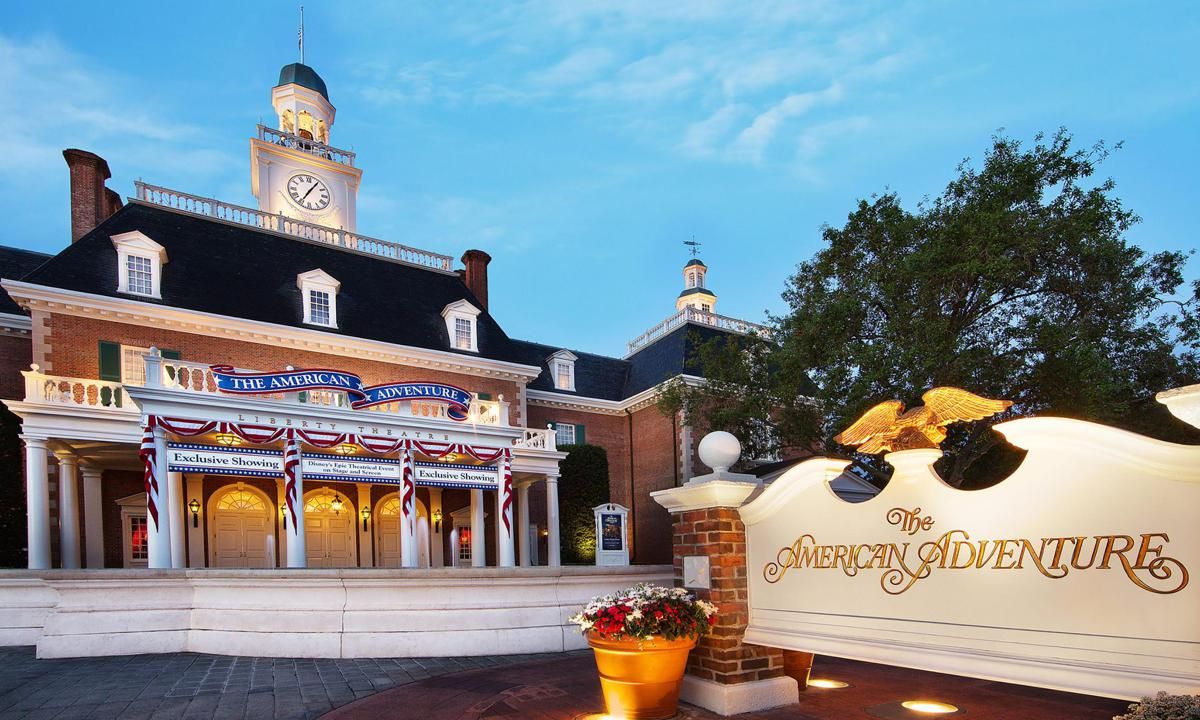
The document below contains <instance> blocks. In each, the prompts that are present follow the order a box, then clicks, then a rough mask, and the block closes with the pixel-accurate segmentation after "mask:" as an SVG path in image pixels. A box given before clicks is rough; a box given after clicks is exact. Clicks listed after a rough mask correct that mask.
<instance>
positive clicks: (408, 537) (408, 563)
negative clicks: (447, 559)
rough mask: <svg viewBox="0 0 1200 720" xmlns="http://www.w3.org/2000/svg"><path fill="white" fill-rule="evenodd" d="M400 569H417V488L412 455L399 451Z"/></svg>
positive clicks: (407, 451)
mask: <svg viewBox="0 0 1200 720" xmlns="http://www.w3.org/2000/svg"><path fill="white" fill-rule="evenodd" d="M400 462H401V463H402V466H401V469H400V472H401V476H400V567H405V568H415V567H417V565H418V564H419V563H418V561H417V560H418V559H417V488H416V486H415V485H413V471H412V453H411V451H410V450H401V451H400Z"/></svg>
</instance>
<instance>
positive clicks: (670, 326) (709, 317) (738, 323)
mask: <svg viewBox="0 0 1200 720" xmlns="http://www.w3.org/2000/svg"><path fill="white" fill-rule="evenodd" d="M689 322H692V323H699V324H701V325H709V326H711V327H715V328H717V329H718V330H725V331H727V332H732V333H738V334H740V335H758V336H759V337H768V336H769V335H770V328H768V327H767V326H765V325H759V324H758V323H752V322H750V321H749V320H739V319H738V318H733V317H729V316H727V315H718V314H716V313H713V312H704V311H703V310H699V309H697V308H694V307H692V306H691V305H687V306H685V307H684V308H683V309H682V310H680V311H679V312H677V313H675V314H674V315H672V316H670V317H668V318H667V319H666V320H663V321H662V322H660V323H659V324H657V325H655V326H654V327H652V328H650V329H649V330H647V331H646V332H644V333H642V334H641V335H638V336H637V337H636V338H634V339H633V340H630V341H629V342H628V343H627V345H628V348H629V349H628V351H627V352H626V353H625V357H629V356H630V355H633V354H634V353H635V352H637V351H638V350H641V349H642V348H644V347H646V346H647V345H650V344H651V343H653V342H654V341H656V340H659V339H661V338H663V337H665V336H667V335H670V334H671V333H672V332H674V331H675V330H676V329H677V328H679V327H681V326H683V325H685V324H686V323H689Z"/></svg>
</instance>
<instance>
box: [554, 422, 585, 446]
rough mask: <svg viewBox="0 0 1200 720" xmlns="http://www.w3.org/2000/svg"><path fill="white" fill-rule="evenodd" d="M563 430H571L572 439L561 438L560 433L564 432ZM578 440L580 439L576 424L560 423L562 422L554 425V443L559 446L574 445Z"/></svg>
mask: <svg viewBox="0 0 1200 720" xmlns="http://www.w3.org/2000/svg"><path fill="white" fill-rule="evenodd" d="M563 428H571V437H570V439H563V438H562V437H561V436H560V433H561V432H562V429H563ZM578 439H579V438H578V435H577V433H576V432H575V423H560V422H556V423H554V442H555V444H557V445H574V444H575V441H576V440H578Z"/></svg>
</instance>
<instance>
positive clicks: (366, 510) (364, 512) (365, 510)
mask: <svg viewBox="0 0 1200 720" xmlns="http://www.w3.org/2000/svg"><path fill="white" fill-rule="evenodd" d="M359 514H360V515H362V519H363V532H366V531H367V520H369V519H370V518H371V508H369V507H367V506H366V505H363V509H362V512H360V513H359Z"/></svg>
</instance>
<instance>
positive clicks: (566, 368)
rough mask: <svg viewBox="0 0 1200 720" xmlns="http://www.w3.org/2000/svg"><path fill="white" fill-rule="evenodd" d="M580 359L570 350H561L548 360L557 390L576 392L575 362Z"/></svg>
mask: <svg viewBox="0 0 1200 720" xmlns="http://www.w3.org/2000/svg"><path fill="white" fill-rule="evenodd" d="M578 359H579V358H577V357H576V356H575V354H574V353H572V352H571V351H570V350H559V351H558V352H556V353H554V354H553V355H551V356H550V357H549V358H547V361H548V362H547V364H548V365H549V366H550V377H551V378H553V380H554V389H555V390H566V391H568V392H575V361H576V360H578Z"/></svg>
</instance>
